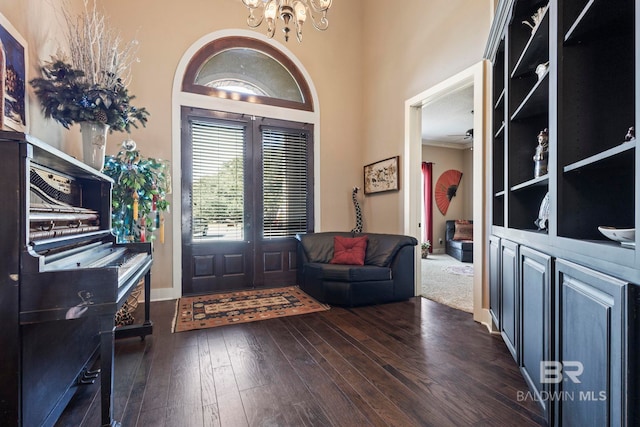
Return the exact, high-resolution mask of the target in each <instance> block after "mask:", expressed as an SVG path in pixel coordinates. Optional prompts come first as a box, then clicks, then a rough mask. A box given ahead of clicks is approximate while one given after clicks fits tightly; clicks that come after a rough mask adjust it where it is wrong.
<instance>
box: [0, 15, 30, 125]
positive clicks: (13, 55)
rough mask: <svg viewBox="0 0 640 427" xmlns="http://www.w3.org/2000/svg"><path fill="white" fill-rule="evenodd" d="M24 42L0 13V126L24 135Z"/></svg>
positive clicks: (25, 57) (25, 75) (25, 114)
mask: <svg viewBox="0 0 640 427" xmlns="http://www.w3.org/2000/svg"><path fill="white" fill-rule="evenodd" d="M27 58H28V55H27V42H26V40H25V39H24V38H23V37H22V36H21V35H20V34H19V33H18V31H17V30H16V29H15V28H14V27H13V25H11V23H10V22H9V21H8V20H7V19H6V18H5V17H4V16H3V15H2V14H0V86H1V87H0V96H1V97H2V99H0V108H1V109H2V114H0V125H1V128H2V129H13V130H16V131H19V132H27V115H28V109H27V96H26V95H27V92H26V87H27Z"/></svg>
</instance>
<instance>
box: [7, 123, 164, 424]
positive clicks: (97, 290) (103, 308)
mask: <svg viewBox="0 0 640 427" xmlns="http://www.w3.org/2000/svg"><path fill="white" fill-rule="evenodd" d="M112 184H113V181H112V180H111V179H110V178H109V177H107V176H105V175H103V174H101V173H99V172H98V171H96V170H94V169H92V168H90V167H88V166H86V165H84V164H83V163H81V162H79V161H77V160H76V159H73V158H71V157H69V156H68V155H66V154H64V153H62V152H60V151H58V150H56V149H54V148H53V147H50V146H48V145H47V144H45V143H43V142H41V141H39V140H37V139H35V138H33V137H31V136H29V135H25V134H21V133H17V132H6V131H0V201H1V203H2V206H3V212H1V213H0V215H2V216H3V218H2V221H0V241H2V242H3V244H2V245H0V321H2V324H3V328H4V333H3V334H1V335H0V346H1V347H2V348H3V351H2V352H0V366H3V369H2V370H0V381H1V382H2V384H3V387H1V388H0V425H2V426H51V425H53V424H55V422H56V420H57V418H58V417H59V415H60V413H61V412H62V411H63V410H64V407H65V406H66V404H67V403H68V402H69V400H70V399H71V397H72V395H73V394H74V393H75V391H76V390H77V388H78V387H81V386H82V385H81V384H82V383H83V382H86V381H87V378H88V377H95V376H96V374H91V375H88V374H87V373H86V372H87V370H88V369H89V367H90V366H91V364H92V363H93V362H94V360H95V357H96V355H98V354H99V356H100V368H101V374H100V381H101V412H102V424H103V425H109V426H111V425H117V424H118V423H117V422H116V421H115V420H114V419H113V408H112V406H113V405H112V403H113V396H112V390H113V346H114V338H115V337H132V336H139V337H141V338H144V337H145V336H146V335H148V334H151V333H152V330H153V329H152V328H153V325H152V323H151V321H150V319H149V292H150V283H151V282H150V280H151V279H150V277H151V273H150V271H151V265H152V263H153V256H152V250H151V244H150V243H127V244H119V243H116V239H115V236H114V235H113V234H112V232H111V187H112ZM141 280H144V289H145V319H144V321H143V323H142V324H138V325H130V326H126V327H123V328H118V329H117V330H116V328H115V325H114V316H115V313H116V312H117V310H118V309H119V308H120V307H121V306H122V305H123V304H124V303H125V302H126V300H127V298H128V297H129V295H130V294H131V292H132V291H133V289H134V288H135V287H136V286H137V284H138V283H139V282H140V281H141Z"/></svg>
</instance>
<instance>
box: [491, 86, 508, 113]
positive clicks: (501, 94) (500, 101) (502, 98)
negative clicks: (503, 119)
mask: <svg viewBox="0 0 640 427" xmlns="http://www.w3.org/2000/svg"><path fill="white" fill-rule="evenodd" d="M505 92H506V89H502V92H500V95H499V96H498V100H497V101H496V104H495V106H494V107H493V108H494V109H495V110H497V109H498V108H500V107H501V106H502V103H503V101H504V94H505Z"/></svg>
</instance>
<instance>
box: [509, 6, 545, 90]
mask: <svg viewBox="0 0 640 427" xmlns="http://www.w3.org/2000/svg"><path fill="white" fill-rule="evenodd" d="M523 25H524V24H523ZM545 50H546V52H545ZM548 60H549V7H547V10H546V11H545V13H544V16H543V17H542V21H540V24H538V26H537V27H536V29H535V30H534V31H533V33H532V34H531V37H530V38H529V41H528V42H527V44H526V46H525V47H524V49H523V50H522V54H521V55H520V58H519V59H518V61H517V62H516V65H515V66H514V67H513V71H512V72H511V78H516V77H519V76H522V75H524V74H527V73H529V72H532V71H534V70H535V69H536V67H537V66H538V64H540V63H542V62H547V61H548Z"/></svg>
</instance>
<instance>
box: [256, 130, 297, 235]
mask: <svg viewBox="0 0 640 427" xmlns="http://www.w3.org/2000/svg"><path fill="white" fill-rule="evenodd" d="M307 139H308V135H307V134H306V133H303V132H300V131H294V130H281V129H268V128H266V129H263V130H262V179H263V195H262V197H263V213H264V218H263V224H262V225H263V237H264V238H265V239H273V238H281V237H291V236H294V235H295V234H296V233H303V232H306V231H307Z"/></svg>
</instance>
